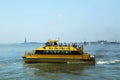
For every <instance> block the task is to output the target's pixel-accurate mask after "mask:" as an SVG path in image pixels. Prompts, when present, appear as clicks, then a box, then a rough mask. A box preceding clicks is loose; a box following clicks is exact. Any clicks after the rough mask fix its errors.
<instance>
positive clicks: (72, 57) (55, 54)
mask: <svg viewBox="0 0 120 80" xmlns="http://www.w3.org/2000/svg"><path fill="white" fill-rule="evenodd" d="M58 42H59V40H48V41H47V42H46V43H45V45H44V46H43V47H38V48H35V49H34V50H32V51H31V52H25V54H24V56H23V60H24V62H25V63H87V64H95V57H94V56H93V55H90V54H88V53H86V52H84V51H83V46H80V45H78V44H66V43H64V44H63V43H59V44H58Z"/></svg>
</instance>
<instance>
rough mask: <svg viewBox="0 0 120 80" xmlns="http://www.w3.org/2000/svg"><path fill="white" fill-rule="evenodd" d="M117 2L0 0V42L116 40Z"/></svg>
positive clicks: (119, 9)
mask: <svg viewBox="0 0 120 80" xmlns="http://www.w3.org/2000/svg"><path fill="white" fill-rule="evenodd" d="M119 34H120V0H0V43H21V42H24V39H25V38H26V39H27V41H30V42H46V40H48V39H60V41H65V42H74V41H75V42H79V41H80V42H81V41H97V40H108V41H115V40H118V41H120V35H119Z"/></svg>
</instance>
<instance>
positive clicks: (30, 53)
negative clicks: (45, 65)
mask: <svg viewBox="0 0 120 80" xmlns="http://www.w3.org/2000/svg"><path fill="white" fill-rule="evenodd" d="M33 54H34V51H29V52H25V55H33Z"/></svg>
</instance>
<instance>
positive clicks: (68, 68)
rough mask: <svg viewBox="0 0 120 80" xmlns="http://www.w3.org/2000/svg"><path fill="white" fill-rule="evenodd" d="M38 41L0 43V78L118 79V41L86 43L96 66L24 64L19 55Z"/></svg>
mask: <svg viewBox="0 0 120 80" xmlns="http://www.w3.org/2000/svg"><path fill="white" fill-rule="evenodd" d="M39 46H41V44H0V80H93V79H94V80H119V79H120V44H88V45H85V46H84V50H85V52H88V53H90V54H93V55H95V57H96V65H81V64H53V63H36V64H25V63H24V62H23V61H22V55H23V53H24V52H25V51H29V50H31V49H34V48H36V47H39Z"/></svg>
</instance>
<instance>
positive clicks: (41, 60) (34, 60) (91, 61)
mask: <svg viewBox="0 0 120 80" xmlns="http://www.w3.org/2000/svg"><path fill="white" fill-rule="evenodd" d="M23 59H24V62H25V63H83V64H95V59H88V60H84V59H72V58H23Z"/></svg>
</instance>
